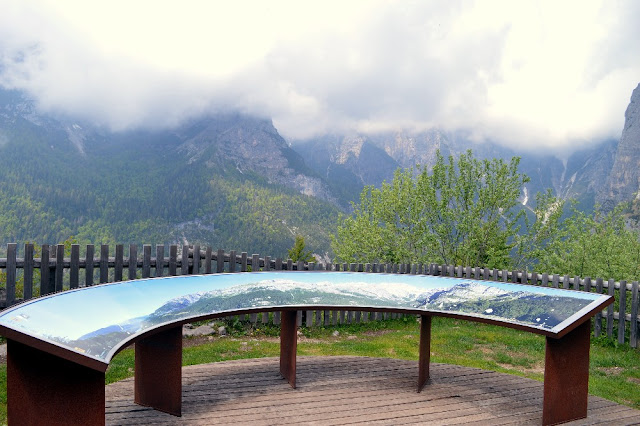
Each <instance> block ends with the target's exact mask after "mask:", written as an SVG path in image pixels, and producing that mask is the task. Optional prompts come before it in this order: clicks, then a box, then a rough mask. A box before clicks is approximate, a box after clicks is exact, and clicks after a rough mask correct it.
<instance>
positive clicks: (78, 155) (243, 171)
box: [0, 85, 640, 256]
mask: <svg viewBox="0 0 640 426" xmlns="http://www.w3.org/2000/svg"><path fill="white" fill-rule="evenodd" d="M469 148H471V149H472V150H473V152H474V155H475V156H476V157H478V158H490V157H499V158H505V159H508V158H511V157H512V156H515V155H517V156H520V157H521V158H522V160H521V163H520V171H521V172H524V173H526V174H527V175H528V176H529V177H530V178H531V181H530V182H529V183H528V184H527V185H526V187H525V188H524V190H523V193H522V194H521V198H520V201H521V204H522V205H524V206H531V204H532V203H533V202H534V199H535V194H536V193H537V192H539V191H545V190H546V188H551V189H552V190H553V192H554V193H555V194H556V195H557V196H559V197H562V198H565V199H568V198H575V199H576V200H577V201H578V206H579V208H581V209H583V210H591V209H593V207H594V205H595V203H599V204H602V205H603V206H604V207H605V208H609V209H610V208H612V207H613V206H615V205H616V204H617V203H619V202H623V201H634V200H636V194H637V193H638V190H639V189H640V172H638V170H640V167H639V166H640V85H638V87H637V88H636V89H635V90H634V91H633V93H632V96H631V100H630V104H629V106H628V108H627V111H626V113H625V125H624V129H622V134H621V137H620V139H619V140H605V141H601V142H600V143H599V144H596V145H594V146H592V147H591V148H588V149H585V150H582V151H577V152H574V153H572V154H571V155H570V156H568V157H567V158H558V157H555V156H552V155H542V154H532V153H530V152H519V151H517V150H515V149H509V148H504V147H501V146H499V145H497V144H492V143H484V144H481V145H479V144H474V143H473V142H471V141H469V140H467V139H465V138H464V137H463V136H461V135H458V134H453V133H447V132H444V131H441V130H439V129H437V128H434V129H431V130H429V131H425V132H420V133H409V132H404V131H398V132H394V133H384V134H377V135H363V134H349V135H324V136H322V137H318V138H314V139H310V140H303V141H286V140H285V139H284V138H283V137H282V136H280V134H279V133H278V131H277V129H276V128H275V127H274V126H273V123H272V122H271V120H270V119H269V118H267V117H255V116H248V115H245V114H241V113H236V112H227V113H224V114H216V115H208V116H203V117H200V118H198V119H193V120H190V121H188V122H185V123H183V124H182V125H180V126H179V127H177V128H171V129H164V130H154V131H151V130H134V131H121V132H113V131H110V130H108V129H105V128H101V127H98V126H95V125H92V124H91V123H87V122H81V121H79V120H76V119H74V118H73V117H68V116H57V115H54V114H45V113H42V112H40V111H39V110H38V108H37V105H36V104H35V103H34V102H33V101H32V100H30V99H29V98H28V96H26V95H25V94H24V93H22V92H19V91H12V90H2V89H0V182H1V185H0V244H1V245H4V244H6V243H8V242H18V243H21V242H24V241H34V242H37V243H57V242H60V241H63V240H65V239H66V238H68V237H69V236H71V235H74V236H76V238H77V240H78V241H80V242H87V243H89V242H91V243H95V244H99V243H109V244H113V243H116V242H117V243H124V244H127V243H139V244H142V243H161V244H169V243H200V244H207V245H211V246H213V247H214V248H224V249H226V250H234V249H235V250H241V251H247V252H249V253H261V254H269V255H271V256H285V255H286V250H287V249H288V248H290V247H291V246H292V245H293V242H294V239H295V235H297V234H300V235H303V236H304V237H305V241H306V243H307V247H308V248H309V249H311V250H313V251H314V252H315V253H318V254H321V255H324V254H326V253H328V252H330V249H329V236H328V235H329V233H331V232H333V230H334V229H335V223H336V220H337V218H338V216H339V214H341V213H348V212H349V211H350V210H349V209H350V202H352V201H356V200H357V199H358V196H359V194H360V191H361V190H362V188H363V187H364V185H376V186H378V185H380V184H381V183H382V182H383V181H384V180H390V179H391V178H392V177H393V172H394V171H395V170H396V169H397V168H398V167H414V166H416V165H422V166H426V167H429V166H430V165H432V164H433V162H434V159H435V153H436V151H437V150H440V151H441V152H442V153H443V154H444V155H448V154H453V155H456V154H458V153H461V152H464V151H466V150H467V149H469ZM636 203H637V201H636Z"/></svg>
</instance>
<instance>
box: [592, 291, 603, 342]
mask: <svg viewBox="0 0 640 426" xmlns="http://www.w3.org/2000/svg"><path fill="white" fill-rule="evenodd" d="M602 283H603V281H602V278H596V292H597V293H598V294H602ZM593 334H594V335H595V337H598V336H600V334H602V312H598V313H597V314H596V317H595V320H594V324H593Z"/></svg>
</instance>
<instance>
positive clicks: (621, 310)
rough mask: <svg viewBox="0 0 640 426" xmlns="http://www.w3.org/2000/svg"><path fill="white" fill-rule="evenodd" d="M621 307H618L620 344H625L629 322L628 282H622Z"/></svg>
mask: <svg viewBox="0 0 640 426" xmlns="http://www.w3.org/2000/svg"><path fill="white" fill-rule="evenodd" d="M619 300H620V306H619V307H618V343H620V344H621V345H622V344H624V327H625V325H626V324H625V323H626V322H627V321H626V320H627V282H626V281H620V299H619Z"/></svg>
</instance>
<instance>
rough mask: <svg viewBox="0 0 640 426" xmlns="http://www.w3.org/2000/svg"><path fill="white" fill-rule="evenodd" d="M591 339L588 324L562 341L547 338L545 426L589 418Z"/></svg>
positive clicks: (581, 326) (544, 402)
mask: <svg viewBox="0 0 640 426" xmlns="http://www.w3.org/2000/svg"><path fill="white" fill-rule="evenodd" d="M590 336H591V322H590V321H587V322H585V323H584V324H582V325H580V326H579V327H578V328H576V329H574V330H572V331H571V332H569V333H568V334H566V335H565V336H564V337H562V338H560V339H554V338H551V337H547V348H546V353H545V365H544V398H543V409H542V424H543V425H552V424H558V423H563V422H568V421H570V420H576V419H583V418H585V417H587V399H588V390H589V344H590Z"/></svg>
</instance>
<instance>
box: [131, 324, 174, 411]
mask: <svg viewBox="0 0 640 426" xmlns="http://www.w3.org/2000/svg"><path fill="white" fill-rule="evenodd" d="M135 368H136V369H135V385H134V389H135V390H134V401H135V402H136V404H139V405H144V406H146V407H152V408H154V409H156V410H159V411H163V412H165V413H169V414H172V415H174V416H180V415H181V414H182V327H181V326H180V327H174V328H170V329H168V330H164V331H162V332H160V333H157V334H154V335H151V336H149V337H146V338H144V339H142V340H139V341H138V342H136V361H135Z"/></svg>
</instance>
